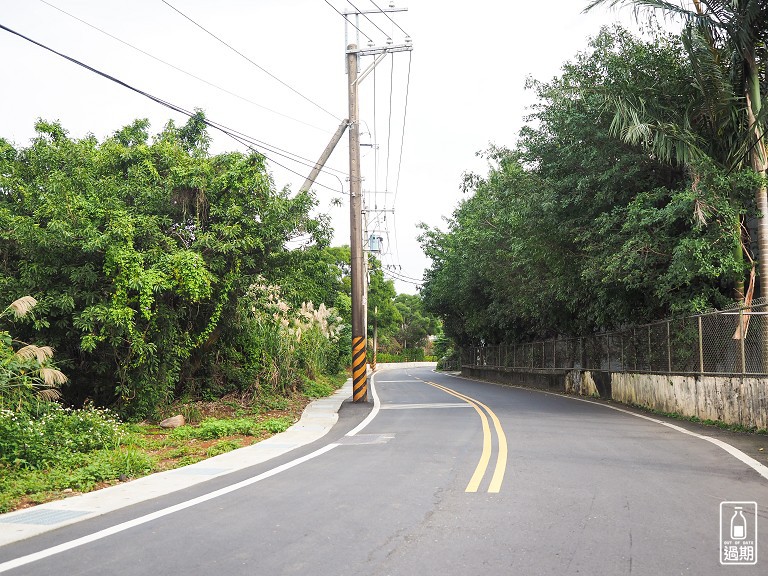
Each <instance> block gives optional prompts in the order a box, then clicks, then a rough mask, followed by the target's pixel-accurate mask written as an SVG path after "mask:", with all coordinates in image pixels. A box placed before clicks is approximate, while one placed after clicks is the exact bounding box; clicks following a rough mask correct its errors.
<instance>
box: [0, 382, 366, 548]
mask: <svg viewBox="0 0 768 576" xmlns="http://www.w3.org/2000/svg"><path fill="white" fill-rule="evenodd" d="M351 395H352V380H351V379H350V380H347V382H346V383H345V384H344V386H343V387H342V388H340V389H339V390H337V391H336V392H335V393H334V394H333V395H332V396H328V397H327V398H320V399H318V400H315V401H313V402H312V403H310V404H309V405H308V406H307V408H306V409H305V410H304V412H303V413H302V415H301V418H300V419H299V421H298V422H297V423H296V424H294V425H293V426H291V427H290V428H289V429H288V430H286V431H285V432H282V433H280V434H276V435H274V436H272V437H271V438H267V439H266V440H264V441H262V442H259V443H257V444H253V445H252V446H247V447H245V448H240V449H238V450H233V451H232V452H227V453H225V454H220V455H218V456H214V457H212V458H208V459H206V460H203V461H202V462H197V463H195V464H190V465H189V466H184V467H183V468H176V469H174V470H167V471H165V472H158V473H156V474H151V475H149V476H144V477H143V478H139V479H137V480H133V481H131V482H126V483H124V484H118V485H116V486H110V487H108V488H104V489H102V490H97V491H95V492H88V493H86V494H79V495H77V496H72V497H71V498H66V499H64V500H57V501H55V502H48V503H46V504H41V505H39V506H35V507H33V508H27V509H24V510H17V511H15V512H8V513H7V514H0V546H4V545H6V544H10V543H12V542H17V541H19V540H24V539H26V538H31V537H32V536H36V535H38V534H42V533H44V532H48V531H50V530H56V529H57V528H61V527H62V526H66V525H68V524H73V523H75V522H80V521H81V520H86V519H88V518H94V517H96V516H100V515H102V514H106V513H108V512H112V511H114V510H118V509H120V508H124V507H126V506H130V505H132V504H137V503H139V502H144V501H146V500H150V499H151V498H157V497H158V496H164V495H166V494H170V493H171V492H175V491H177V490H183V489H184V488H189V487H190V486H194V485H195V484H200V483H201V482H205V481H207V480H210V479H211V478H216V477H219V476H224V475H226V474H230V473H232V472H236V471H238V470H242V469H244V468H248V467H250V466H254V465H256V464H261V463H263V462H266V461H267V460H270V459H271V458H275V457H277V456H281V455H283V454H285V453H286V452H290V451H291V450H294V449H296V448H299V447H301V446H305V445H306V444H310V443H312V442H314V441H315V440H318V439H320V438H322V437H323V436H325V435H326V434H327V433H328V432H329V431H330V430H331V428H333V426H334V424H336V422H337V421H338V419H339V415H338V412H339V408H341V405H342V403H343V402H344V401H345V400H346V399H347V398H349V397H350V396H351Z"/></svg>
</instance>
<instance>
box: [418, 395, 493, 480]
mask: <svg viewBox="0 0 768 576" xmlns="http://www.w3.org/2000/svg"><path fill="white" fill-rule="evenodd" d="M424 383H425V384H429V385H430V386H433V387H435V388H437V389H439V390H442V391H443V392H445V393H447V394H450V395H451V396H455V397H456V398H459V399H460V400H463V401H464V402H466V403H467V404H469V405H470V406H472V408H474V409H475V411H476V412H477V413H478V414H479V416H480V422H481V423H482V425H483V451H482V453H481V454H480V461H479V462H478V463H477V467H476V468H475V473H474V474H472V478H470V480H469V484H467V488H466V490H465V492H477V491H478V489H479V488H480V483H481V482H482V481H483V477H484V476H485V473H486V471H487V470H488V464H489V463H490V461H491V447H492V441H491V427H490V425H489V424H488V416H490V417H491V421H492V422H493V427H494V429H495V430H496V436H497V437H498V439H499V450H498V454H497V455H496V468H495V469H494V471H493V476H492V477H491V484H490V485H489V486H488V492H489V493H493V494H495V493H498V492H499V490H501V484H502V482H503V481H504V472H505V471H506V469H507V437H506V435H505V434H504V430H503V429H502V428H501V422H499V419H498V417H497V416H496V414H494V413H493V410H491V409H490V408H488V406H486V405H485V404H483V403H482V402H480V401H478V400H475V399H474V398H470V397H469V396H466V395H464V394H461V393H460V392H456V391H455V390H451V389H450V388H446V387H445V386H441V385H440V384H436V383H434V382H427V381H426V380H425V381H424ZM486 412H487V413H488V416H486Z"/></svg>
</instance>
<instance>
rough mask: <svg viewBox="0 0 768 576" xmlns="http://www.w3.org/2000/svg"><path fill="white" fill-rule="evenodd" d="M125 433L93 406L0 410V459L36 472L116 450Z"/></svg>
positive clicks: (49, 404) (114, 421) (110, 417)
mask: <svg viewBox="0 0 768 576" xmlns="http://www.w3.org/2000/svg"><path fill="white" fill-rule="evenodd" d="M126 434H127V432H125V430H124V429H123V426H122V424H121V423H120V421H119V420H118V419H117V418H116V417H115V416H114V415H113V414H112V413H111V412H109V411H108V410H104V409H100V408H95V407H93V406H86V407H85V408H83V409H81V410H73V409H71V408H63V407H61V406H59V405H58V404H53V403H46V404H43V405H41V406H40V409H39V412H38V414H36V415H35V414H30V413H28V412H23V411H21V412H12V411H10V410H0V460H3V461H5V462H7V463H9V464H11V465H13V466H18V467H24V468H36V469H40V468H43V467H45V466H48V465H51V464H56V463H60V462H63V461H66V460H67V459H69V458H71V457H72V455H73V454H77V453H88V452H93V451H95V450H103V449H114V448H117V447H118V446H119V445H120V442H121V441H122V440H123V438H124V437H125V436H126Z"/></svg>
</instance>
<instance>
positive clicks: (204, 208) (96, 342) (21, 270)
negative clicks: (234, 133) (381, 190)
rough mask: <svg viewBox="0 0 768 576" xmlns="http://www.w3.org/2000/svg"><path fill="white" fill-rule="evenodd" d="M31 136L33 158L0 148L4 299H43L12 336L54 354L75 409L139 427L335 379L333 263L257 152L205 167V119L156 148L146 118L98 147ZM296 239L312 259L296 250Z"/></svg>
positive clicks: (320, 224)
mask: <svg viewBox="0 0 768 576" xmlns="http://www.w3.org/2000/svg"><path fill="white" fill-rule="evenodd" d="M36 128H37V134H38V135H37V137H36V138H35V139H34V141H33V142H32V143H31V145H30V146H29V147H26V148H20V149H15V148H14V147H12V146H11V145H10V144H9V143H8V142H6V141H3V140H0V301H3V299H4V300H5V301H11V300H14V299H15V298H18V297H19V296H21V295H24V294H32V295H34V296H35V297H36V298H37V300H38V301H39V303H38V305H37V307H36V308H35V310H34V311H33V312H32V313H31V314H30V315H29V316H28V318H30V317H31V321H28V322H26V323H21V322H16V325H15V326H14V330H15V332H16V333H15V334H14V337H16V338H19V340H21V341H24V342H39V341H42V342H45V343H46V344H47V345H49V346H52V347H53V348H54V349H55V350H56V351H57V353H56V358H57V361H58V363H59V365H60V367H61V368H62V371H63V372H64V373H66V374H67V376H68V377H69V383H68V384H67V385H65V386H63V388H62V392H63V393H64V395H65V399H66V400H67V401H68V402H71V403H82V402H83V401H85V400H86V399H91V400H93V401H94V402H96V403H97V404H99V405H111V406H114V407H116V408H118V409H119V410H120V411H121V412H123V413H124V414H133V415H136V416H147V415H151V414H153V413H154V412H155V410H156V408H157V406H158V405H161V404H163V403H167V402H168V401H170V400H171V399H173V398H174V397H178V396H180V395H182V394H186V393H192V394H194V395H196V396H203V397H207V396H213V395H215V396H218V395H221V394H224V393H227V392H233V391H236V392H241V393H254V394H255V393H257V392H258V391H259V390H260V389H262V388H269V389H273V390H278V391H279V390H283V389H285V388H286V387H294V386H297V385H299V384H300V383H301V381H302V378H304V377H311V376H312V374H313V373H314V372H316V371H325V370H331V371H338V370H339V369H341V368H343V367H344V365H345V360H344V352H343V351H342V350H343V348H344V346H343V345H341V344H339V342H340V334H341V332H342V331H343V327H340V326H339V325H340V324H342V322H341V321H337V320H336V318H337V313H336V311H335V310H333V309H332V306H333V305H336V304H338V305H340V307H342V308H343V307H344V306H345V305H346V304H345V300H344V295H343V289H342V287H341V284H340V280H339V278H340V276H341V271H340V269H339V267H338V266H336V261H337V259H338V255H336V254H334V253H333V252H329V250H330V249H329V248H327V242H328V239H329V230H328V227H327V223H326V222H325V220H324V219H322V218H316V217H312V216H311V214H310V212H311V210H312V209H313V207H314V204H315V202H314V200H313V197H312V196H311V195H310V194H308V193H300V194H297V195H293V196H292V195H290V194H289V193H288V191H287V190H284V191H278V190H276V189H275V186H274V184H273V182H272V180H271V178H270V176H269V175H268V173H267V171H266V169H265V166H264V159H263V158H262V157H261V156H259V155H258V154H251V155H244V154H240V153H228V154H219V155H209V154H208V152H207V143H208V137H207V135H206V133H205V130H204V124H203V122H202V115H201V114H198V115H196V116H195V117H193V118H192V119H191V120H190V121H189V122H188V123H187V124H186V125H185V126H182V127H180V128H177V127H176V126H174V125H173V123H169V124H168V125H167V126H166V127H165V129H164V130H163V131H162V132H161V133H160V134H158V135H157V136H156V137H154V138H151V139H150V138H149V136H148V132H147V128H148V125H147V122H146V121H137V122H135V123H134V124H132V125H130V126H127V127H125V128H123V129H122V130H120V131H118V132H116V133H115V134H114V136H113V137H111V138H108V139H106V140H105V141H103V142H99V141H97V139H96V138H94V137H92V136H91V137H86V138H83V139H80V140H77V139H71V138H69V137H67V134H66V133H65V131H64V129H63V128H62V127H61V126H59V125H58V124H51V123H46V122H42V121H40V122H39V123H38V124H37V126H36ZM298 236H308V237H309V238H310V239H311V244H312V246H311V247H310V248H308V249H307V250H306V251H301V250H299V251H294V252H295V253H291V252H289V251H288V250H287V249H286V242H287V241H288V240H290V239H292V238H294V237H298ZM297 262H298V263H303V265H302V266H293V265H292V264H296V263H297ZM286 270H290V274H289V273H287V272H286ZM310 277H311V278H313V281H312V282H311V283H309V282H306V280H307V278H310ZM273 278H277V279H278V280H281V281H282V286H281V288H280V289H273V288H271V287H272V286H273V280H272V279H273ZM276 290H277V291H276ZM280 290H282V292H280ZM282 293H285V294H287V295H289V296H290V302H284V301H283V300H282ZM310 301H312V302H314V305H312V306H313V307H312V309H311V311H308V310H307V309H306V306H310V304H305V308H304V309H302V307H301V306H302V304H303V303H304V302H307V303H309V302H310ZM321 304H325V305H324V306H322V308H321V306H320V305H321ZM320 309H322V314H321V315H318V314H316V312H317V311H318V310H320ZM309 316H312V318H309ZM320 316H322V318H321V317H320ZM329 319H331V320H329ZM329 321H330V322H331V326H330V328H329V324H328V323H329ZM298 330H300V331H301V332H298ZM286 359H287V360H286Z"/></svg>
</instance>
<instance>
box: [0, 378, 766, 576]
mask: <svg viewBox="0 0 768 576" xmlns="http://www.w3.org/2000/svg"><path fill="white" fill-rule="evenodd" d="M374 389H375V392H376V394H377V396H378V406H377V409H376V410H375V411H371V410H370V408H369V407H362V406H359V405H352V404H345V405H344V406H343V407H342V410H341V411H340V414H339V422H338V424H337V425H336V426H335V427H334V429H333V430H332V431H331V432H330V433H328V434H327V435H326V436H325V437H323V438H322V439H321V440H319V441H317V442H315V443H313V444H310V445H308V446H305V447H303V448H301V449H298V450H295V451H293V452H291V453H289V454H286V455H283V456H281V457H279V458H276V459H274V460H271V461H269V462H264V463H262V464H259V465H257V466H253V467H251V468H248V469H246V470H243V471H241V472H238V473H233V474H229V475H227V476H226V477H221V478H215V479H213V480H211V481H209V482H206V483H204V484H200V485H198V486H194V487H190V488H188V489H186V490H183V491H180V492H176V493H174V494H170V495H167V496H163V497H160V498H156V499H154V500H151V501H148V502H143V503H141V504H137V505H136V506H132V507H129V508H125V509H123V510H119V511H116V512H114V513H111V514H107V515H105V516H102V517H99V518H94V519H92V520H88V521H84V522H80V523H78V524H74V525H72V526H67V527H65V528H62V529H60V530H56V531H54V532H50V533H48V534H44V535H41V536H39V537H36V538H32V539H29V540H25V541H22V542H18V543H14V544H10V545H7V546H3V547H0V571H5V572H7V573H8V574H14V575H15V574H33V575H37V574H39V575H43V574H46V575H47V574H51V573H58V574H79V575H88V574H99V575H101V574H103V573H114V574H120V575H121V576H124V575H133V574H135V575H144V574H148V573H156V574H170V573H186V574H215V573H220V574H227V575H240V574H243V575H245V574H248V575H253V574H270V575H273V574H307V575H309V574H311V575H313V576H319V575H334V576H336V575H342V574H350V575H358V574H359V575H413V574H419V573H421V574H456V575H462V576H464V575H473V574H499V575H501V574H503V575H510V574H521V575H539V574H552V575H569V574H595V575H601V574H604V575H610V576H613V575H618V574H648V575H671V574H696V575H709V574H735V573H738V574H740V575H741V574H765V573H766V567H768V481H766V479H764V478H762V477H761V476H760V475H759V474H758V473H757V472H756V471H755V470H754V469H752V468H750V467H749V466H747V465H746V464H745V463H744V462H741V461H740V460H738V459H736V458H734V457H733V456H732V455H731V454H729V453H727V452H726V451H724V450H722V449H721V448H720V447H718V446H716V445H713V444H712V443H710V442H705V441H702V440H701V439H699V438H696V437H692V436H690V435H686V434H682V433H680V432H679V431H676V430H674V429H671V428H669V427H665V426H661V425H659V424H657V423H654V422H651V421H648V420H646V419H642V418H637V417H635V416H633V415H631V414H627V413H623V412H618V411H615V410H610V409H607V408H606V407H604V406H601V405H599V404H591V403H585V402H578V401H574V400H573V399H570V398H567V397H562V396H556V395H550V394H544V393H540V392H537V391H533V390H526V389H519V388H507V387H501V386H496V385H492V384H487V383H482V382H473V381H468V380H465V379H459V378H454V377H451V376H449V375H444V374H439V373H435V372H432V371H431V370H428V369H424V368H409V369H398V370H390V371H386V372H382V373H380V374H378V375H377V376H376V379H375V384H374ZM366 417H368V418H366ZM366 419H367V423H366V424H365V427H364V428H362V429H360V428H359V426H360V424H361V423H362V422H364V421H365V420H366ZM350 432H353V434H352V435H348V434H349V433H350ZM722 501H746V502H749V501H754V502H757V504H758V507H759V512H758V519H757V522H758V525H759V527H760V530H761V531H760V532H759V534H758V538H759V540H758V548H757V553H758V559H757V564H756V565H751V566H739V567H738V568H735V567H731V566H721V564H720V549H721V542H720V534H719V529H720V517H719V515H720V502H722ZM139 520H141V521H139ZM116 527H123V528H121V529H119V530H116V529H115V528H116ZM2 529H3V528H2V526H0V530H2ZM94 535H100V536H98V537H95V536H94ZM73 543H74V544H73ZM24 559H26V560H24Z"/></svg>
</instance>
